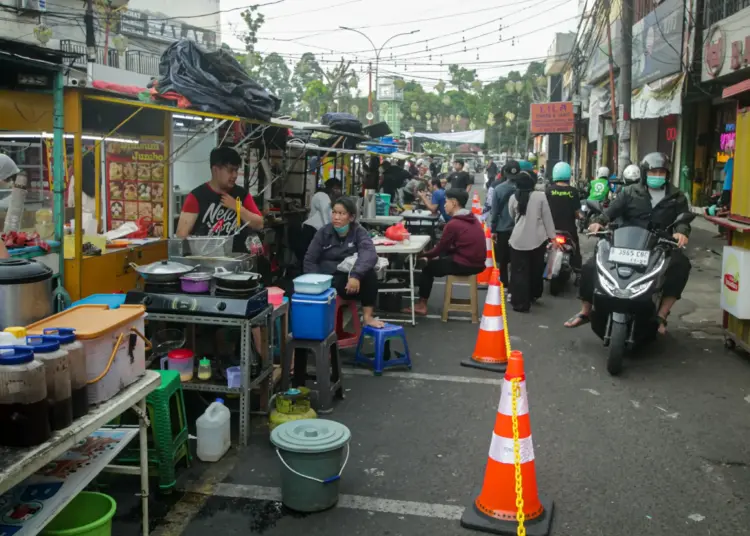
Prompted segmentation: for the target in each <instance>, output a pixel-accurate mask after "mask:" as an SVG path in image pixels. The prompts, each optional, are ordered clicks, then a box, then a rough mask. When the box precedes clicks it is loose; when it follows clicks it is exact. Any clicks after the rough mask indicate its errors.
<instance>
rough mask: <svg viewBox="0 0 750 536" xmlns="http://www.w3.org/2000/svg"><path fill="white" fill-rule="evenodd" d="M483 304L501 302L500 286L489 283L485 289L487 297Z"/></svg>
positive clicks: (499, 303) (497, 303)
mask: <svg viewBox="0 0 750 536" xmlns="http://www.w3.org/2000/svg"><path fill="white" fill-rule="evenodd" d="M484 304H485V305H502V304H503V302H502V300H501V299H500V287H498V286H497V285H490V288H488V289H487V298H485V300H484Z"/></svg>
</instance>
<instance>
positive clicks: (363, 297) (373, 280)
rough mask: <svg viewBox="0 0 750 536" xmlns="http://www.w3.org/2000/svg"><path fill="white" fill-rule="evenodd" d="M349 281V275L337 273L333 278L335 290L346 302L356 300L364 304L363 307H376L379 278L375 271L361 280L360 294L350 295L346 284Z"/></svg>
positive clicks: (367, 273) (366, 274) (371, 271)
mask: <svg viewBox="0 0 750 536" xmlns="http://www.w3.org/2000/svg"><path fill="white" fill-rule="evenodd" d="M348 281H349V274H345V273H344V272H336V273H335V274H334V276H333V283H332V286H333V288H335V289H336V292H337V293H338V295H339V296H341V298H343V299H345V300H356V301H358V302H359V303H361V304H362V307H375V302H376V301H377V299H378V276H376V275H375V270H370V271H369V272H365V275H364V276H362V278H361V279H360V280H359V292H357V293H356V294H349V293H347V292H346V284H347V282H348Z"/></svg>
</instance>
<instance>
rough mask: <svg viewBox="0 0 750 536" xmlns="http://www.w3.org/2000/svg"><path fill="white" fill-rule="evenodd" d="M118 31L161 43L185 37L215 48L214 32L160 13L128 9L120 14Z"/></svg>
mask: <svg viewBox="0 0 750 536" xmlns="http://www.w3.org/2000/svg"><path fill="white" fill-rule="evenodd" d="M120 33H121V34H123V35H127V36H129V37H141V38H144V39H150V40H152V41H159V42H161V43H173V42H174V41H178V40H180V39H182V38H185V39H190V40H191V41H195V42H196V43H198V44H199V45H202V46H204V47H206V48H210V49H213V48H216V32H213V31H211V30H206V29H205V28H200V27H197V26H191V25H190V24H185V23H184V22H180V21H178V20H175V19H174V17H168V16H167V15H162V14H161V13H147V12H144V11H136V10H134V9H128V10H126V11H124V12H123V13H122V14H121V15H120Z"/></svg>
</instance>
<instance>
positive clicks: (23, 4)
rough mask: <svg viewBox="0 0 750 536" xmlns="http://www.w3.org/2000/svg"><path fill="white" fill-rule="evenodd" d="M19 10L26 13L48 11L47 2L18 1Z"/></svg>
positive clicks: (42, 0) (34, 0)
mask: <svg viewBox="0 0 750 536" xmlns="http://www.w3.org/2000/svg"><path fill="white" fill-rule="evenodd" d="M18 9H23V10H25V11H47V0H18Z"/></svg>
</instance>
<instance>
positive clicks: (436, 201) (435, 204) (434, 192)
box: [419, 178, 451, 223]
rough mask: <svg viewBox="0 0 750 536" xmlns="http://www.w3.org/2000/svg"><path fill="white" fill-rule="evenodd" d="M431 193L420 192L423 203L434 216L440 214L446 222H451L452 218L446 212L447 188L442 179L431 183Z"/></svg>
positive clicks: (435, 179) (433, 180)
mask: <svg viewBox="0 0 750 536" xmlns="http://www.w3.org/2000/svg"><path fill="white" fill-rule="evenodd" d="M430 192H431V193H430V194H428V193H427V192H419V197H420V198H421V199H422V203H424V206H425V207H427V210H429V211H430V212H432V213H433V214H440V216H442V218H443V221H444V222H446V223H447V222H449V221H450V219H451V217H450V216H449V215H448V213H447V212H446V210H445V188H443V183H442V181H441V180H440V179H437V178H434V179H432V180H431V181H430Z"/></svg>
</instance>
